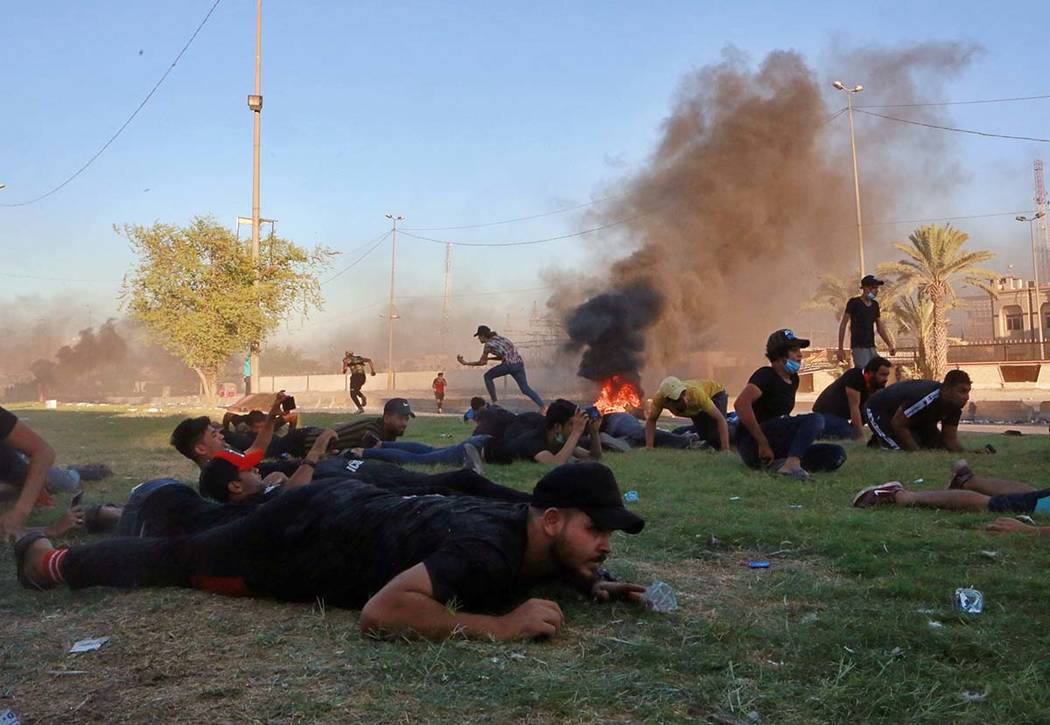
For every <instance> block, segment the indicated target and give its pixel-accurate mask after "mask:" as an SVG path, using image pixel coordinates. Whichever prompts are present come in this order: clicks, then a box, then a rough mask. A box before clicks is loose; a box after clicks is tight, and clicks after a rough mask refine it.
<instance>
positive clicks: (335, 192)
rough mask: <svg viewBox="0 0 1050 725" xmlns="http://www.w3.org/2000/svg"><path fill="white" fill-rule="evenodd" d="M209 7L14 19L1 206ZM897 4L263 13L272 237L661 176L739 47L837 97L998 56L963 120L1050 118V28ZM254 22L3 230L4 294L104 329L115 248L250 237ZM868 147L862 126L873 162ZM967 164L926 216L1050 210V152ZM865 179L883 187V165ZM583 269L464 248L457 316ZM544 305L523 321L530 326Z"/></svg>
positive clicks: (370, 276)
mask: <svg viewBox="0 0 1050 725" xmlns="http://www.w3.org/2000/svg"><path fill="white" fill-rule="evenodd" d="M211 2H212V0H181V1H180V2H161V1H157V2H150V3H127V2H114V1H108V0H107V1H102V0H96V1H95V2H91V3H74V2H65V3H8V4H7V6H6V7H5V9H4V21H3V23H2V24H0V66H2V67H3V68H4V73H3V74H2V76H0V97H2V98H3V99H4V100H3V110H2V113H0V137H2V138H3V139H4V143H3V153H2V154H0V183H6V184H7V188H6V189H5V190H3V191H0V202H16V201H21V200H23V199H26V198H31V197H33V196H36V195H38V194H39V193H42V192H43V191H46V190H47V189H48V188H50V187H51V186H53V185H55V184H56V183H58V182H59V181H61V180H62V179H63V178H64V177H65V176H67V175H68V174H69V173H71V172H72V171H73V170H75V169H76V168H77V167H79V166H80V165H81V164H82V163H83V162H84V161H86V160H87V158H88V157H89V156H90V155H91V154H92V153H94V151H95V150H96V149H97V148H98V147H99V146H100V145H101V143H102V142H103V141H105V139H107V138H108V137H109V136H110V135H111V134H112V132H113V131H114V130H115V129H116V128H117V127H118V126H119V125H120V123H121V122H122V121H123V120H124V118H126V116H127V115H128V114H129V113H130V111H131V110H132V109H133V108H134V107H135V106H136V105H137V104H138V103H139V101H140V100H141V98H142V97H143V95H144V94H145V93H146V91H147V90H148V89H149V88H150V87H151V86H152V85H153V83H154V82H155V81H156V79H157V78H158V77H159V76H160V74H161V73H163V71H164V69H165V68H166V67H167V65H168V64H169V63H170V61H171V60H172V58H174V56H175V54H176V53H177V52H178V50H179V49H180V48H181V47H182V45H183V43H184V42H185V41H186V39H187V38H188V37H189V35H190V33H191V32H192V30H193V29H194V28H195V27H196V25H197V23H198V22H199V21H200V19H201V18H202V17H203V15H204V13H205V12H206V11H207V9H208V8H209V7H210V6H211ZM800 5H804V7H799V6H800ZM876 5H877V4H867V5H863V4H860V5H858V4H856V3H852V4H847V3H841V2H827V3H824V2H819V3H818V2H810V3H805V4H798V3H780V2H699V1H697V2H686V1H684V0H683V1H681V2H648V3H634V2H572V3H550V2H530V3H518V4H505V3H491V2H404V3H386V2H353V3H347V2H273V1H272V0H267V2H264V8H263V9H264V40H263V43H264V47H263V94H264V96H265V104H266V105H265V109H264V113H263V149H264V150H263V160H262V169H263V184H262V213H263V216H269V217H276V218H277V219H279V225H278V230H279V232H280V233H281V234H283V235H286V236H288V237H290V238H292V239H295V240H296V241H298V242H300V243H307V244H312V243H315V242H322V243H325V244H328V245H330V246H332V247H334V248H336V249H338V250H342V251H347V252H349V251H351V250H353V249H355V248H357V247H360V246H361V245H362V244H364V243H365V242H367V241H368V240H370V239H374V238H375V237H376V236H378V235H379V234H382V233H383V231H384V230H385V229H386V227H387V222H386V220H385V219H384V218H383V214H384V213H385V212H388V211H392V212H399V213H401V214H404V215H405V216H406V217H407V218H408V220H407V221H406V222H405V224H406V226H430V225H457V224H471V223H477V222H486V221H491V220H498V219H504V218H508V217H518V216H523V215H528V214H536V213H541V212H545V211H549V210H552V209H557V208H560V207H563V206H566V205H571V204H576V203H581V202H585V201H588V200H590V199H591V198H593V197H594V196H596V195H600V194H601V193H602V189H603V188H604V186H605V185H606V184H607V183H609V182H611V181H613V180H615V179H617V178H619V177H621V176H622V175H624V174H625V173H629V172H630V171H631V170H632V169H634V168H637V167H638V166H639V165H641V164H642V163H644V161H645V160H646V158H647V155H648V154H649V152H650V150H651V149H652V147H653V144H654V142H655V140H656V139H657V138H658V136H659V131H660V123H661V121H662V119H663V118H664V117H665V116H666V115H667V113H668V109H669V102H670V99H671V98H672V97H673V94H674V90H675V88H676V86H677V84H678V83H679V81H680V80H681V78H682V77H683V75H684V74H686V73H688V72H689V71H690V70H692V69H695V68H698V67H700V66H703V65H705V64H707V63H710V62H714V61H717V60H718V58H719V56H720V53H721V51H722V49H723V48H724V47H726V46H727V45H733V46H736V47H738V48H740V49H741V50H743V51H745V52H746V53H748V54H749V55H751V56H752V57H753V58H755V59H756V60H758V59H761V58H762V57H763V56H764V55H765V54H766V53H767V52H769V51H771V50H774V49H778V48H789V49H795V50H798V51H800V52H801V53H802V54H803V55H804V56H805V57H806V59H807V61H808V62H809V63H810V64H811V65H812V66H813V67H815V68H816V69H817V71H818V72H819V73H820V74H821V75H822V76H826V77H827V78H828V79H829V80H830V79H831V78H832V77H833V76H834V75H835V70H834V69H833V68H828V67H826V66H825V59H826V58H827V57H828V56H829V49H830V47H831V46H832V44H834V43H841V44H844V45H847V46H849V45H868V44H874V45H887V46H901V45H907V44H909V43H913V42H920V41H928V40H966V41H973V42H976V43H979V44H980V45H981V46H982V47H983V49H984V51H983V53H982V54H981V56H980V57H979V58H978V59H977V60H976V61H975V63H974V64H973V65H972V66H971V67H970V68H969V69H968V70H967V71H966V72H965V73H964V74H963V75H962V76H961V77H960V78H959V79H958V80H957V81H955V82H953V83H952V84H950V85H949V86H948V87H947V88H946V89H945V91H944V93H945V94H946V96H948V97H950V98H951V99H958V100H966V99H978V98H990V97H1002V96H1024V95H1036V94H1041V93H1050V79H1047V78H1046V75H1047V73H1046V63H1045V51H1044V48H1045V45H1046V42H1045V34H1046V32H1045V23H1043V22H1042V21H1043V19H1044V15H1043V13H1042V10H1043V8H1042V6H1040V5H1036V4H1035V3H1010V4H999V5H996V6H994V9H993V8H992V7H991V6H989V5H988V4H987V3H977V2H962V3H954V4H952V5H951V6H945V5H944V4H943V3H932V2H919V3H909V4H900V5H898V6H897V7H894V8H892V9H887V8H885V7H876ZM880 5H884V4H880ZM254 13H255V4H254V3H253V2H251V1H250V0H223V2H222V3H221V4H220V5H219V7H218V9H217V10H216V12H215V14H214V15H213V16H212V18H211V20H210V21H209V23H208V24H207V25H206V26H205V28H204V29H203V31H202V32H201V34H200V36H199V37H198V38H197V40H196V42H195V43H194V45H193V46H192V47H191V48H190V50H189V51H188V53H187V54H186V56H185V57H184V58H183V59H182V61H181V62H180V63H179V65H178V66H177V67H176V68H175V70H174V72H173V73H172V74H171V76H170V77H169V79H168V80H167V82H166V83H165V84H164V85H163V86H162V87H161V89H160V90H159V91H158V93H157V94H156V95H155V96H154V98H153V99H152V101H151V102H150V103H149V104H148V105H147V106H146V108H145V109H144V110H143V111H142V113H141V114H140V115H139V116H138V118H137V119H136V120H135V121H134V122H133V123H132V125H131V126H129V127H128V129H127V130H126V131H125V132H124V134H123V135H122V136H121V137H120V138H119V139H118V140H117V141H116V143H115V144H114V145H113V146H112V147H111V148H110V149H109V151H108V152H107V153H106V154H104V155H103V156H102V157H101V158H100V159H99V160H98V161H97V162H96V163H95V164H94V166H92V167H91V168H90V169H89V170H88V171H87V172H85V173H84V174H83V175H82V176H81V177H80V178H78V179H77V180H76V181H74V182H73V183H72V184H70V185H69V186H67V187H66V188H65V189H63V190H62V191H60V192H58V193H57V194H55V195H54V196H52V197H50V198H48V199H46V200H44V201H42V202H39V203H37V204H34V205H32V206H28V207H23V208H15V209H10V208H4V209H0V259H2V262H3V265H2V268H0V272H3V273H6V274H21V275H35V276H41V277H58V278H67V279H70V280H97V281H87V282H73V281H67V282H54V281H44V280H30V279H19V278H13V277H0V283H2V285H3V293H2V296H3V298H4V299H5V300H10V299H11V298H12V297H15V296H19V295H26V294H43V295H50V294H57V293H76V294H78V295H79V296H80V297H81V298H82V300H84V303H83V304H84V305H86V304H91V305H92V306H93V308H94V313H93V314H94V315H95V321H96V322H97V321H98V319H99V315H100V314H106V313H107V312H109V311H112V310H115V302H114V293H115V291H116V289H117V287H118V286H119V280H120V278H121V276H122V274H123V273H124V271H125V270H126V269H127V268H128V267H129V265H130V264H131V262H132V258H131V255H130V253H129V250H128V247H127V244H126V242H125V240H123V239H122V238H121V237H118V236H117V235H115V234H114V233H113V231H112V228H111V226H112V225H113V224H115V223H116V224H120V223H125V222H134V223H143V224H148V223H151V222H153V221H154V220H162V221H170V222H177V223H182V222H185V221H187V220H188V219H189V218H190V217H191V216H192V215H193V214H197V213H212V214H214V215H215V216H216V217H217V218H218V219H219V220H220V221H222V222H224V223H232V221H233V219H234V217H236V216H237V215H248V214H249V213H250V202H251V187H250V178H251V176H250V171H251V113H250V112H249V111H248V110H247V107H246V103H245V97H246V95H247V94H248V93H249V92H250V91H251V88H252V82H253V76H252V72H253V71H252V68H253V55H254V50H253V48H254ZM846 80H848V81H849V82H856V83H863V84H865V85H867V86H873V85H874V84H877V82H878V79H877V78H851V79H846ZM829 92H830V91H829ZM931 100H944V98H937V99H931ZM1048 110H1050V101H1038V102H1031V103H1021V104H1004V105H996V106H959V107H954V108H953V109H951V111H950V114H951V119H952V123H953V124H954V125H958V126H963V127H968V128H976V129H982V130H990V131H998V132H1004V133H1014V134H1022V135H1030V136H1043V137H1050V123H1048V120H1050V119H1048V113H1047V112H1048ZM844 120H845V119H841V121H840V123H842V122H844ZM864 128H865V120H864V119H863V118H858V138H859V140H860V141H861V143H862V141H863V133H864ZM842 132H843V133H846V126H845V125H844V124H843V125H842ZM929 133H931V134H933V133H939V132H936V131H930V132H929ZM955 141H956V146H955V148H956V150H957V151H958V158H959V159H961V161H962V166H963V169H964V171H965V173H966V174H967V177H968V178H967V180H966V183H965V185H964V186H963V187H962V190H961V191H960V192H959V193H957V194H955V195H954V196H952V197H950V198H930V199H921V200H916V206H917V207H919V208H921V209H922V210H923V213H924V214H926V215H929V216H941V215H948V214H979V213H985V212H996V211H1003V210H1013V209H1027V208H1030V207H1031V197H1032V190H1031V178H1032V176H1031V162H1032V159H1033V158H1034V157H1035V156H1036V155H1038V154H1042V155H1043V157H1044V158H1045V159H1046V160H1047V161H1048V162H1050V148H1048V146H1050V145H1046V144H1044V145H1039V144H1032V143H1026V142H1014V141H996V140H989V139H981V138H970V137H962V136H959V137H958V138H956V139H955ZM861 161H862V172H863V145H862V159H861ZM843 162H844V163H848V158H844V159H843ZM844 212H845V213H846V214H847V217H848V215H850V214H852V209H848V210H844ZM580 223H581V220H580V218H579V217H578V216H577V215H573V214H566V215H560V216H552V217H547V218H544V219H539V220H535V221H532V222H528V223H521V224H512V225H504V226H497V227H491V228H487V229H482V230H470V231H463V232H441V233H439V234H441V235H445V236H448V237H453V235H455V236H454V237H453V238H457V239H462V240H466V241H495V242H499V241H512V240H517V239H530V238H536V237H544V236H551V235H556V234H562V233H566V232H570V231H575V230H577V229H579V228H580V226H579V225H580ZM965 228H966V229H967V230H968V231H970V232H971V234H972V236H974V237H975V239H976V240H977V241H978V242H979V243H980V244H981V245H982V246H986V247H989V248H992V249H995V250H997V251H999V252H1001V253H1002V255H1003V257H1002V259H1001V260H1000V263H999V265H998V266H999V267H1000V268H1001V269H1005V266H1006V264H1007V263H1014V264H1016V265H1018V268H1019V269H1022V268H1023V271H1025V272H1026V273H1027V267H1028V266H1029V262H1028V261H1027V260H1029V257H1028V256H1027V231H1026V230H1025V229H1024V228H1023V227H1022V225H1020V224H1017V223H1016V222H1014V221H1012V220H1011V219H1010V218H1009V217H1005V218H1000V219H996V220H992V221H987V222H973V223H970V224H968V225H966V226H965ZM901 231H902V232H903V233H906V232H907V231H908V230H907V228H902V229H901ZM400 251H401V254H400V255H399V259H400V269H401V275H400V280H399V291H400V293H401V294H404V295H409V294H417V295H418V294H436V293H440V291H441V283H442V278H441V273H442V268H443V253H444V252H443V248H442V247H440V246H438V245H431V244H428V243H426V242H419V241H412V240H408V239H404V240H403V242H402V244H401V245H400ZM346 261H348V260H347V259H346V258H345V257H344V258H342V259H341V260H337V261H336V263H335V265H336V268H338V267H339V266H341V265H342V264H345V263H346ZM586 264H587V260H586V259H585V256H584V247H583V245H581V244H579V243H578V242H574V241H568V242H563V243H556V244H550V245H540V246H534V247H524V248H519V249H516V250H506V249H503V250H471V249H457V250H456V260H455V275H454V283H455V291H456V292H464V291H467V290H468V288H470V289H473V290H489V289H497V288H500V287H506V288H511V289H514V288H530V287H535V286H537V285H539V284H542V282H541V281H540V280H539V278H538V273H539V271H540V270H542V269H547V268H560V269H572V268H573V267H579V266H581V265H586ZM388 265H389V249H388V248H386V247H384V248H381V249H380V250H377V252H376V253H375V254H374V255H373V256H372V257H370V258H369V259H368V260H367V261H365V262H364V263H362V264H361V265H359V266H358V267H357V268H356V269H355V270H354V271H355V272H356V273H357V274H354V275H352V276H351V275H344V276H343V277H341V278H340V279H339V280H338V281H337V282H334V283H332V284H331V285H329V286H327V287H326V288H325V289H326V296H327V310H326V312H325V313H324V314H323V315H322V316H318V317H316V318H315V319H314V320H313V321H312V322H313V324H317V323H318V322H324V321H329V320H333V319H336V318H339V317H340V316H342V317H345V316H346V315H347V313H348V312H350V311H353V310H354V309H360V308H362V307H363V306H365V305H369V304H371V303H372V302H378V301H380V300H382V299H384V298H385V295H386V288H387V280H388V277H387V274H388ZM535 297H536V295H531V296H529V295H526V296H523V298H522V300H521V309H525V308H526V307H527V306H528V305H529V304H531V300H532V299H534V298H535ZM540 299H542V295H540ZM70 314H71V316H76V315H80V314H83V312H82V311H80V310H71V311H70ZM369 314H372V313H371V312H370V313H369Z"/></svg>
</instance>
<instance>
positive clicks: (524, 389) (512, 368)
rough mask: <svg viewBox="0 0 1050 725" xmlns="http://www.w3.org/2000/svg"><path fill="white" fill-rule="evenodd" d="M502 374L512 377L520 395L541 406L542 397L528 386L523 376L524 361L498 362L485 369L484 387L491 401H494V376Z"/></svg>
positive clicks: (501, 375)
mask: <svg viewBox="0 0 1050 725" xmlns="http://www.w3.org/2000/svg"><path fill="white" fill-rule="evenodd" d="M504 375H509V376H511V377H512V378H514V382H516V383H517V384H518V390H520V391H521V393H522V395H524V396H526V397H527V398H529V399H530V400H532V402H533V403H535V404H536V405H538V406H540V407H541V408H542V407H543V398H541V397H540V396H539V393H537V392H536V391H535V390H533V389H532V388H530V387H529V380H528V378H526V377H525V363H523V362H519V363H500V364H499V365H496V366H495V367H491V368H489V369H488V370H486V371H485V389H486V390H488V391H489V398H491V399H492V402H493V403H495V402H496V383H495V380H496V378H502V377H503V376H504Z"/></svg>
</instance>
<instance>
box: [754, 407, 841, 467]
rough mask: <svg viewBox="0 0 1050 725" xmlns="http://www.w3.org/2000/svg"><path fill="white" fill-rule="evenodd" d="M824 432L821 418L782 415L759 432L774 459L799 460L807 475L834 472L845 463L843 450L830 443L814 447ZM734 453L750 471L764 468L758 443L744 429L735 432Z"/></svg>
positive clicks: (815, 416) (819, 416)
mask: <svg viewBox="0 0 1050 725" xmlns="http://www.w3.org/2000/svg"><path fill="white" fill-rule="evenodd" d="M823 431H824V416H822V415H820V414H819V413H809V414H808V415H783V416H781V417H779V418H773V419H771V420H767V421H766V422H765V423H763V424H762V432H763V433H764V434H765V436H766V439H767V440H768V441H769V447H770V448H772V449H773V458H774V459H780V458H791V457H793V456H794V457H798V458H799V459H801V461H802V467H803V468H805V469H806V470H807V471H834V470H835V469H836V468H838V467H839V466H841V465H842V464H843V463H845V461H846V451H845V449H844V448H843V447H842V446H837V445H834V444H831V443H814V441H816V440H817V438H819V437H820V434H821V433H823ZM736 446H737V450H738V451H739V452H740V458H742V459H743V461H744V463H745V464H746V465H747V466H748V467H749V468H762V467H763V466H764V465H765V464H764V463H763V462H762V459H760V458H759V457H758V442H757V441H756V440H755V439H754V438H752V437H751V434H750V433H749V432H748V430H747V428H746V427H745V426H743V425H741V426H740V429H739V430H738V432H737V442H736Z"/></svg>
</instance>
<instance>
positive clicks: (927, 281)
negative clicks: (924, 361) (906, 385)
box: [879, 224, 997, 380]
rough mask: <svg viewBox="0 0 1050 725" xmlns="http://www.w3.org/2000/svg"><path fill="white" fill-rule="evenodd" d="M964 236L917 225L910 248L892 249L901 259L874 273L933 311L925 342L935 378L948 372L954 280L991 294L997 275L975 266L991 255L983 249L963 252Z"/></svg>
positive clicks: (944, 228)
mask: <svg viewBox="0 0 1050 725" xmlns="http://www.w3.org/2000/svg"><path fill="white" fill-rule="evenodd" d="M969 238H970V237H969V235H968V234H966V233H965V232H962V231H959V230H958V229H955V228H954V227H952V226H951V225H950V224H946V225H944V226H938V225H936V224H928V225H925V226H921V227H919V228H918V229H916V230H915V231H914V232H912V233H911V234H910V235H909V236H908V241H909V242H910V244H902V243H901V242H897V243H895V244H894V245H893V246H894V247H896V248H897V249H898V250H900V251H901V252H902V253H904V255H905V257H906V258H905V259H902V260H900V261H899V262H891V263H890V264H886V265H883V266H881V267H880V268H879V271H880V272H881V273H884V274H892V275H894V276H895V277H896V278H897V279H896V284H895V286H896V288H897V290H896V291H897V293H898V295H908V294H911V293H913V292H914V293H915V294H916V295H917V297H918V298H919V299H925V300H929V302H930V305H931V306H932V308H933V327H932V330H931V331H930V332H931V334H930V337H929V340H928V342H926V351H927V354H928V358H929V361H930V372H931V373H932V375H933V376H934V378H936V379H938V380H939V379H941V378H943V377H944V375H945V373H947V372H948V308H949V307H950V306H951V305H952V304H953V303H954V302H955V288H954V287H953V286H952V283H953V281H962V282H963V283H965V284H968V285H972V286H974V287H977V288H979V289H982V290H984V291H985V292H987V293H989V294H990V295H993V296H994V295H995V294H996V290H995V287H993V286H992V281H993V280H994V279H995V278H996V277H997V275H996V273H995V272H993V271H992V270H990V269H985V268H983V267H979V266H978V265H980V264H982V263H984V262H987V261H989V260H991V259H992V258H993V257H994V256H995V255H994V254H993V253H992V252H988V251H984V250H981V251H976V252H967V251H965V250H964V249H963V245H964V244H965V243H966V241H967V240H968V239H969Z"/></svg>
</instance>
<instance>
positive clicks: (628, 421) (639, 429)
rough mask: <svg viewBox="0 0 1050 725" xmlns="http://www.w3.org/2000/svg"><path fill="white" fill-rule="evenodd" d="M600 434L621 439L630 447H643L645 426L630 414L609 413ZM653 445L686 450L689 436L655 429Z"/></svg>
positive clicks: (604, 419)
mask: <svg viewBox="0 0 1050 725" xmlns="http://www.w3.org/2000/svg"><path fill="white" fill-rule="evenodd" d="M602 432H603V433H608V434H609V435H611V436H612V437H614V438H623V439H624V440H625V441H627V442H628V443H630V444H631V445H632V446H636V447H641V446H644V445H645V426H644V425H643V424H642V422H641V421H640V420H638V419H637V418H635V417H634V416H633V415H631V414H630V413H610V414H609V415H607V416H605V417H604V418H602ZM653 445H655V446H656V447H657V448H688V447H689V436H685V435H675V434H674V433H668V432H667V431H665V430H660V429H659V428H657V429H656V436H655V438H654V439H653Z"/></svg>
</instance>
